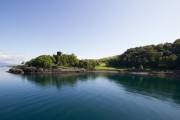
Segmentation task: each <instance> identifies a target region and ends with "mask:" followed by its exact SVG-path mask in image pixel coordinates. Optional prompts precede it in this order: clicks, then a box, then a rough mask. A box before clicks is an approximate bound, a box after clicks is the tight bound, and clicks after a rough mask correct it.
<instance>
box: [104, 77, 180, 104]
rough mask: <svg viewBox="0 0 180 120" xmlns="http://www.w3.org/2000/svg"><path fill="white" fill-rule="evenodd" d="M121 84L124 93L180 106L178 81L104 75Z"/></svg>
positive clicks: (176, 79)
mask: <svg viewBox="0 0 180 120" xmlns="http://www.w3.org/2000/svg"><path fill="white" fill-rule="evenodd" d="M105 76H106V77H107V78H108V79H109V80H113V81H114V82H116V83H117V84H121V85H122V86H123V87H124V88H125V90H126V91H128V92H133V93H138V94H143V95H148V96H152V97H156V98H158V99H162V100H168V101H174V102H176V103H179V104H180V79H179V78H170V77H158V76H140V75H118V74H114V75H111V74H109V75H105Z"/></svg>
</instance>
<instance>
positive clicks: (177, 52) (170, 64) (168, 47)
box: [24, 39, 180, 70]
mask: <svg viewBox="0 0 180 120" xmlns="http://www.w3.org/2000/svg"><path fill="white" fill-rule="evenodd" d="M100 63H106V65H107V66H108V67H116V68H130V69H166V70H177V69H178V70H179V69H180V39H177V40H176V41H175V42H174V43H165V44H158V45H148V46H143V47H136V48H130V49H128V50H127V51H125V52H124V53H123V54H122V55H118V56H113V57H109V58H102V59H98V60H90V59H85V60H79V59H78V58H77V56H76V55H74V54H70V55H68V54H63V53H62V52H57V54H56V55H52V56H50V55H41V56H39V57H37V58H35V59H32V60H30V61H28V62H26V63H25V64H24V66H25V67H37V68H51V67H59V66H63V67H76V68H85V69H95V67H96V66H97V65H99V64H100Z"/></svg>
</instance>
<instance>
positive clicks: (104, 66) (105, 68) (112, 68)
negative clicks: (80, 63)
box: [96, 63, 123, 70]
mask: <svg viewBox="0 0 180 120" xmlns="http://www.w3.org/2000/svg"><path fill="white" fill-rule="evenodd" d="M96 70H123V69H122V68H114V67H107V66H106V64H105V63H101V64H100V65H99V66H96Z"/></svg>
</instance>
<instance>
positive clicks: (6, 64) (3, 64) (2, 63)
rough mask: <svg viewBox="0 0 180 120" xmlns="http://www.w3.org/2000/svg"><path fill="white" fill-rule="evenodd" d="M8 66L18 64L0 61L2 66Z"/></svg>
mask: <svg viewBox="0 0 180 120" xmlns="http://www.w3.org/2000/svg"><path fill="white" fill-rule="evenodd" d="M7 66H16V65H15V64H10V63H6V62H0V67H7Z"/></svg>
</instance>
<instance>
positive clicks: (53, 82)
mask: <svg viewBox="0 0 180 120" xmlns="http://www.w3.org/2000/svg"><path fill="white" fill-rule="evenodd" d="M97 76H98V74H26V75H22V78H23V79H27V80H28V81H30V82H32V83H35V84H37V85H39V86H56V87H57V88H61V87H62V86H66V85H71V86H73V85H75V84H76V83H77V82H78V81H79V80H80V81H86V80H88V79H96V77H97Z"/></svg>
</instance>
